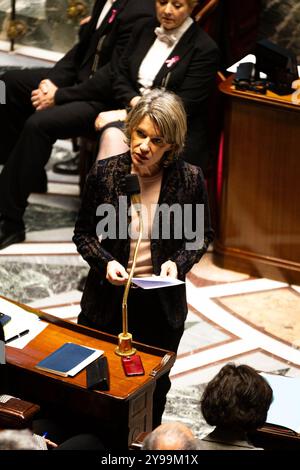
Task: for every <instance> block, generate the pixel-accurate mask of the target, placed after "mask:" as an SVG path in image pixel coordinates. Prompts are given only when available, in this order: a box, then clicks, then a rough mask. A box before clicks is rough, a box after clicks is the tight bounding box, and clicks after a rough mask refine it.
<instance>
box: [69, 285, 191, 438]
mask: <svg viewBox="0 0 300 470" xmlns="http://www.w3.org/2000/svg"><path fill="white" fill-rule="evenodd" d="M165 289H168V288H165ZM121 292H123V288H120V287H116V298H117V299H119V304H120V308H119V309H116V311H115V312H114V314H113V316H112V319H111V321H110V322H109V323H108V324H105V325H101V326H100V322H99V323H97V324H95V323H93V322H91V321H90V320H89V319H88V318H87V317H86V316H85V315H84V312H81V313H80V314H79V317H78V323H79V324H81V325H84V326H89V327H90V328H95V329H98V330H99V329H100V330H101V331H104V332H106V333H110V334H113V335H118V334H119V333H121V332H122V313H121V311H122V309H121V303H122V296H121V295H120V293H121ZM127 304H128V331H129V332H130V333H131V334H132V336H133V340H134V341H138V342H141V343H145V344H149V345H151V346H156V347H158V348H162V349H166V350H168V351H173V352H175V353H177V349H178V346H179V342H180V339H181V337H182V335H183V332H184V325H182V326H181V327H180V328H172V327H171V326H170V325H169V323H168V321H167V318H166V316H165V314H164V311H163V308H162V306H161V301H160V298H159V295H158V289H151V290H144V289H131V290H130V292H129V296H128V302H127ZM100 321H101V320H100ZM170 387H171V381H170V378H169V373H167V374H164V375H163V376H162V377H161V378H159V379H158V380H157V382H156V387H155V391H154V394H153V421H152V422H153V429H154V428H155V427H157V426H159V424H161V418H162V415H163V412H164V409H165V404H166V396H167V393H168V391H169V390H170Z"/></svg>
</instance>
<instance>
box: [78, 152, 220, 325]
mask: <svg viewBox="0 0 300 470" xmlns="http://www.w3.org/2000/svg"><path fill="white" fill-rule="evenodd" d="M130 169H131V158H130V155H129V154H128V153H127V154H123V155H120V156H116V157H112V158H108V159H106V160H102V161H100V162H98V163H96V164H95V166H94V167H93V169H92V171H91V173H90V174H89V176H88V179H87V182H86V186H85V192H84V195H83V200H82V206H81V209H80V211H79V215H78V219H77V222H76V225H75V231H74V237H73V241H74V242H75V244H76V245H77V250H78V252H79V253H80V254H81V255H82V257H83V258H84V259H85V260H86V261H87V262H88V263H89V265H90V266H91V269H90V272H89V275H88V279H87V282H86V287H85V291H84V294H83V297H82V302H81V307H82V312H83V313H84V315H85V316H86V317H87V318H89V320H90V321H91V322H93V323H94V324H97V325H98V327H99V328H100V329H101V328H103V327H105V324H107V323H108V322H109V321H111V319H112V316H113V315H114V312H115V311H116V310H115V308H116V307H115V306H116V304H115V302H116V301H117V302H120V300H121V296H120V290H122V292H123V288H119V287H117V288H116V287H115V286H112V285H111V284H110V283H108V282H107V281H106V279H105V275H106V267H107V263H108V262H109V261H112V260H113V259H116V260H117V261H119V262H120V263H121V264H122V265H123V266H125V267H127V264H128V258H129V251H130V239H129V237H127V238H126V239H120V237H119V238H118V237H116V238H114V239H113V238H106V239H104V240H102V242H101V243H100V242H99V240H98V237H97V235H96V225H97V222H98V221H99V218H98V220H97V217H96V209H97V207H98V206H99V205H100V204H103V203H106V204H112V205H113V206H114V207H115V209H116V227H117V231H116V233H117V234H118V233H119V196H124V195H125V192H124V185H123V181H124V177H125V175H127V174H129V173H130ZM129 203H130V201H128V207H129ZM174 203H178V204H180V206H183V204H192V206H193V211H194V213H193V216H194V217H195V211H197V210H198V207H196V204H204V208H205V218H204V224H205V225H204V241H203V243H200V245H201V246H198V247H197V248H198V249H196V250H186V245H185V242H186V239H185V238H184V235H183V237H182V238H180V239H176V238H175V236H174V224H175V223H178V220H176V221H174V219H172V218H171V219H170V237H169V239H162V237H159V238H158V239H152V240H151V256H152V263H153V271H154V274H156V275H159V274H160V268H161V265H162V264H163V263H164V262H165V261H167V260H168V259H171V260H172V261H174V262H175V263H176V265H177V269H178V277H179V279H181V280H184V279H185V275H186V273H187V272H188V271H189V270H190V269H191V268H192V266H193V265H194V263H197V262H198V261H199V259H200V258H201V256H202V255H203V254H204V253H205V252H206V250H207V248H208V245H209V243H210V241H211V240H212V238H213V231H212V229H211V226H210V216H209V208H208V202H207V194H206V189H205V183H204V180H203V174H202V171H201V169H200V168H199V167H195V166H192V165H189V164H188V163H186V162H184V161H183V160H178V161H177V162H175V163H174V164H172V165H171V166H170V167H168V168H166V169H164V173H163V180H162V187H161V192H160V196H159V201H158V204H168V205H169V206H171V205H172V204H174ZM125 220H126V219H125ZM194 220H195V219H194ZM127 222H128V223H129V222H130V219H129V218H128V220H127ZM184 233H185V232H184V230H183V234H184ZM159 296H160V301H161V304H162V307H163V310H164V312H165V315H166V317H167V319H168V322H169V324H170V325H171V326H172V327H173V328H178V327H180V326H182V324H183V323H184V320H185V318H186V314H187V304H186V293H185V285H184V284H182V285H180V286H175V287H168V289H159ZM119 306H120V304H119Z"/></svg>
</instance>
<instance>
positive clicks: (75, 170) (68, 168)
mask: <svg viewBox="0 0 300 470" xmlns="http://www.w3.org/2000/svg"><path fill="white" fill-rule="evenodd" d="M52 170H53V171H54V173H60V174H63V175H79V154H76V155H75V157H72V158H70V159H69V160H65V161H64V162H58V163H55V164H54V165H53V168H52Z"/></svg>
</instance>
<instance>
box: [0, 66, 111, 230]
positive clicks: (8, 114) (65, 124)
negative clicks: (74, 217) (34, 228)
mask: <svg viewBox="0 0 300 470" xmlns="http://www.w3.org/2000/svg"><path fill="white" fill-rule="evenodd" d="M45 77H47V69H34V70H18V71H10V72H7V73H5V74H4V75H3V77H2V80H3V81H4V82H5V85H6V105H2V106H0V112H1V115H2V116H1V118H2V119H1V123H3V127H2V129H1V156H0V163H4V164H5V166H4V169H3V171H2V173H1V175H0V212H1V213H2V214H3V215H5V216H6V217H9V218H10V219H12V220H15V221H18V222H19V221H21V220H22V217H23V214H24V211H25V208H26V206H27V199H28V197H29V195H30V193H31V192H34V191H37V190H38V188H39V187H40V181H41V179H43V178H44V177H45V173H44V167H45V165H46V163H47V162H48V160H49V158H50V155H51V151H52V146H53V144H54V143H55V141H56V140H57V139H67V138H71V137H77V136H81V135H90V134H91V133H93V130H94V121H95V119H96V117H97V115H98V113H99V112H100V111H102V110H103V109H105V106H104V105H103V104H102V103H100V102H99V103H97V102H93V103H90V102H85V101H77V102H71V103H66V104H63V105H59V106H54V107H52V108H49V109H45V110H41V111H35V109H34V108H33V106H32V105H31V100H30V97H31V91H32V90H33V89H35V88H37V87H38V84H39V83H40V81H41V80H42V79H43V78H45Z"/></svg>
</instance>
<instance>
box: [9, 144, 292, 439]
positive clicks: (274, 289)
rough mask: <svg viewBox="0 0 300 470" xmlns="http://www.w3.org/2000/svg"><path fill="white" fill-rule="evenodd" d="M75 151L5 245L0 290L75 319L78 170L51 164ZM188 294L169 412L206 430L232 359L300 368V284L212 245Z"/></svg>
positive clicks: (267, 367)
mask: <svg viewBox="0 0 300 470" xmlns="http://www.w3.org/2000/svg"><path fill="white" fill-rule="evenodd" d="M69 154H70V144H69V143H68V142H59V143H58V144H57V145H56V147H55V150H54V152H53V155H52V158H51V161H50V162H49V165H48V180H49V185H48V193H47V194H44V195H40V194H39V195H37V194H33V195H32V196H31V197H30V204H29V206H28V209H27V211H26V226H27V238H26V241H25V242H24V243H21V244H16V245H12V246H10V247H8V248H6V249H5V250H2V251H0V280H1V281H0V294H2V295H5V296H7V297H10V298H12V299H15V300H19V301H21V302H24V303H27V304H29V305H31V306H33V307H37V308H40V309H42V310H44V311H47V312H50V313H52V314H54V315H57V316H60V317H62V318H66V319H69V320H72V321H76V318H77V315H78V313H79V310H80V307H79V302H80V298H81V292H80V291H79V290H78V289H77V287H78V282H79V280H80V279H81V277H82V276H84V275H85V274H86V273H87V271H88V267H87V265H86V263H85V262H84V261H82V260H81V258H80V257H79V255H78V254H77V253H76V250H75V246H74V245H73V243H72V241H71V237H72V232H73V226H74V221H75V217H76V213H77V210H78V206H79V198H78V178H77V177H76V176H75V177H74V176H72V177H67V176H63V177H62V176H59V175H56V174H55V173H53V172H52V171H51V166H52V164H53V162H54V161H57V160H62V159H64V158H66V157H67V156H68V155H69ZM187 295H188V303H189V314H188V318H187V321H186V325H185V333H184V335H183V338H182V341H181V344H180V348H179V353H178V358H177V361H176V363H175V365H174V367H173V369H172V372H171V378H172V388H171V390H170V392H169V395H168V402H167V407H166V411H165V414H164V420H165V421H168V420H174V419H177V420H181V421H184V422H185V423H186V424H188V425H189V426H191V427H192V428H193V429H194V430H195V432H196V434H197V435H198V436H202V435H204V434H205V433H206V432H207V430H208V428H207V425H205V423H204V421H203V419H202V418H201V414H200V411H199V400H200V397H201V391H202V390H203V386H204V384H205V383H207V381H208V380H210V379H211V378H212V377H213V376H214V375H215V374H216V373H217V372H218V370H219V369H220V368H221V367H222V366H223V365H224V364H226V363H227V362H229V361H233V362H235V363H245V364H249V365H251V366H253V367H255V368H256V369H257V370H263V371H268V372H275V373H281V374H284V375H287V376H300V351H299V345H300V286H290V285H287V284H284V283H280V282H277V281H272V280H269V279H253V278H250V277H249V276H248V275H245V274H242V273H237V272H232V271H227V270H223V269H220V268H218V267H217V266H215V265H214V264H213V262H212V252H209V253H208V254H206V255H205V257H204V258H203V259H202V260H201V261H200V262H199V263H198V264H197V265H195V266H194V268H193V269H192V271H191V272H190V274H189V276H188V279H187Z"/></svg>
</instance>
